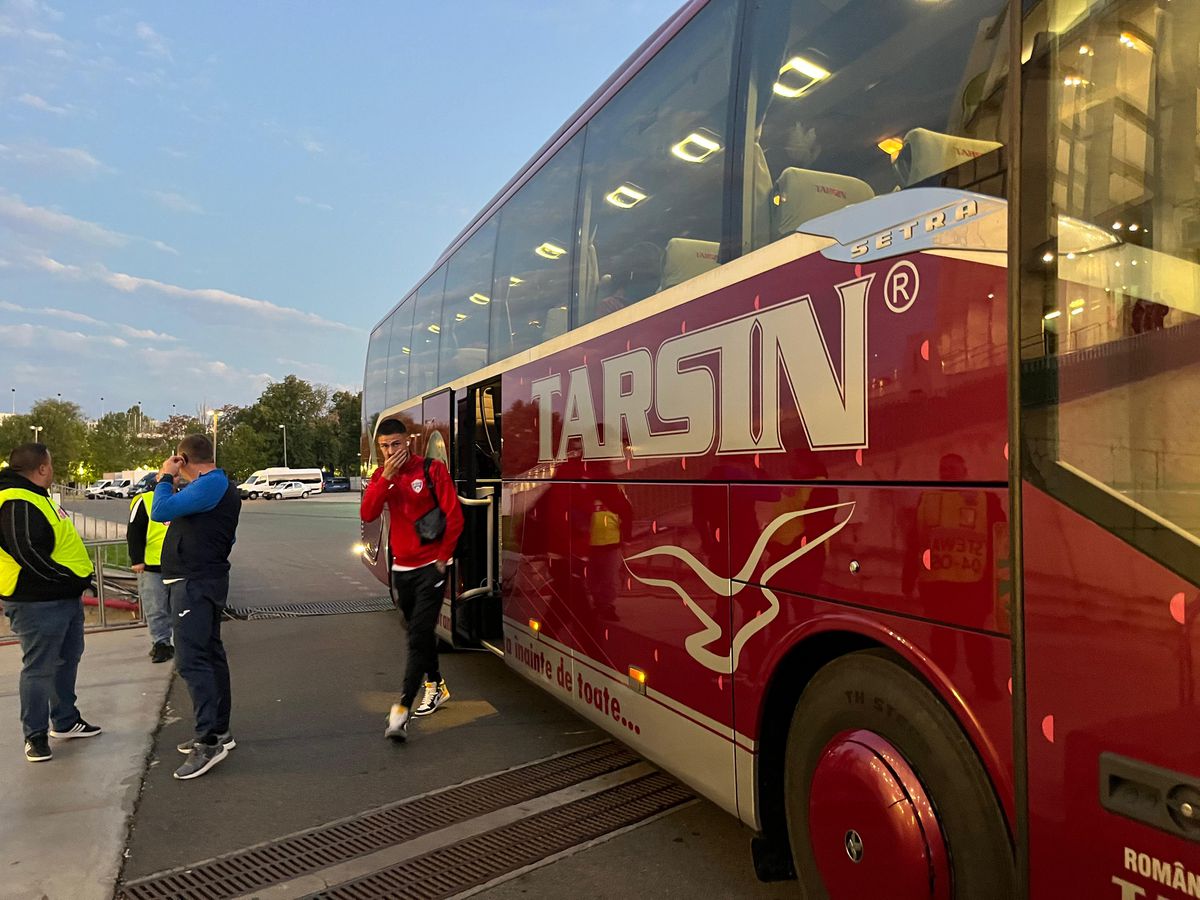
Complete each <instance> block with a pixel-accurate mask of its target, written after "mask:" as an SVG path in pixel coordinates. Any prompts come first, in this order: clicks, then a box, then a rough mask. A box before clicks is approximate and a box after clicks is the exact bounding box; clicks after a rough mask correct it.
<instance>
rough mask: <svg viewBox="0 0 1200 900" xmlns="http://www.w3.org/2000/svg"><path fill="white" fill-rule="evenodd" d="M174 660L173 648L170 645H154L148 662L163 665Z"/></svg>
mask: <svg viewBox="0 0 1200 900" xmlns="http://www.w3.org/2000/svg"><path fill="white" fill-rule="evenodd" d="M174 658H175V648H174V647H172V646H171V645H170V644H155V645H154V648H153V649H152V650H151V651H150V662H155V663H165V662H170V661H171V660H173V659H174Z"/></svg>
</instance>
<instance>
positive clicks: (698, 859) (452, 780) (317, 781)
mask: <svg viewBox="0 0 1200 900" xmlns="http://www.w3.org/2000/svg"><path fill="white" fill-rule="evenodd" d="M355 502H356V497H355V496H354V495H350V496H349V497H347V496H346V495H341V496H330V497H326V498H321V499H319V500H318V499H310V500H307V501H284V502H282V503H280V502H276V501H270V502H261V501H260V502H254V503H249V502H248V503H246V504H245V505H244V506H243V515H242V522H241V525H240V527H239V534H238V543H237V546H236V548H235V551H234V557H233V564H234V569H233V576H232V584H231V594H232V596H233V597H234V598H236V600H237V602H238V603H239V604H242V605H254V606H268V605H269V606H274V605H280V604H288V603H307V602H311V601H314V600H338V599H341V600H345V599H351V598H358V597H370V596H381V595H382V594H383V587H382V585H379V584H377V583H376V582H374V581H373V580H372V579H371V577H370V576H369V574H367V573H366V572H365V570H363V569H362V568H361V564H360V563H359V561H358V559H357V558H356V557H355V556H354V555H353V554H352V553H351V551H350V547H351V545H352V544H353V543H354V541H355V540H356V538H357V536H358V527H357V509H356V506H355ZM79 508H82V509H85V510H86V511H87V512H89V513H90V514H92V515H96V516H105V517H113V518H117V517H119V516H121V515H123V510H124V508H126V507H125V506H124V505H123V504H121V502H120V501H93V502H88V503H83V504H80V506H79ZM225 639H226V644H227V647H228V650H229V655H230V660H231V666H232V670H233V678H234V692H235V714H234V723H233V727H234V732H235V735H236V737H237V740H238V747H237V749H236V750H234V751H232V753H231V754H230V757H229V758H228V759H227V760H226V761H225V762H224V763H222V764H221V765H220V766H219V767H218V768H217V769H215V770H214V771H213V772H212V773H211V774H210V775H207V776H205V777H204V778H201V779H198V780H196V781H193V782H187V783H181V782H177V781H175V780H174V779H172V778H171V771H172V770H173V769H174V767H175V766H176V765H178V763H179V762H180V761H181V760H182V757H181V756H179V755H178V753H176V751H175V750H174V745H175V744H176V743H177V742H178V741H180V740H182V739H184V738H185V737H187V736H188V734H189V731H190V727H189V724H188V721H187V719H188V717H189V716H190V711H191V706H190V702H189V700H188V698H187V695H186V691H185V690H184V688H183V685H182V684H181V683H180V682H179V681H178V680H176V682H175V683H174V684H173V686H172V689H171V692H170V696H169V699H168V707H167V717H166V720H165V724H164V726H163V729H162V733H161V735H160V736H159V738H158V740H157V743H156V746H155V748H154V751H153V755H152V758H151V764H150V768H149V770H148V773H147V776H146V780H145V789H144V793H143V795H142V798H141V801H140V803H139V806H138V810H137V814H136V816H135V819H134V823H133V828H132V832H131V835H130V840H129V845H128V860H127V863H126V868H125V878H126V880H130V879H134V878H137V877H140V876H144V875H147V874H150V873H153V872H158V871H162V870H164V869H169V868H173V867H176V866H182V865H187V864H190V863H194V862H197V861H200V860H203V859H206V858H209V857H212V856H214V855H217V854H222V853H227V852H230V851H234V850H237V849H240V848H244V847H246V846H248V845H251V844H255V843H258V842H262V841H267V840H272V839H275V838H278V837H282V836H284V835H287V834H289V833H292V832H295V831H298V830H301V829H306V828H311V827H315V826H318V825H321V824H324V823H327V822H329V821H331V820H334V819H338V818H340V817H344V816H350V815H354V814H357V813H360V812H362V811H365V810H367V809H371V808H375V807H378V806H381V805H384V804H387V803H390V802H393V801H396V800H400V799H403V798H406V797H412V796H415V795H418V794H422V793H424V792H427V791H430V790H433V789H436V788H439V787H444V786H448V785H452V784H457V783H460V782H462V781H464V780H467V779H471V778H476V777H479V776H483V775H486V774H489V773H494V772H497V771H500V770H503V769H507V768H510V767H512V766H516V765H520V764H522V763H527V762H530V761H532V760H536V759H540V758H543V757H545V756H547V755H550V754H552V753H555V752H559V751H563V750H567V749H570V748H574V747H580V746H583V745H587V744H593V743H595V742H596V741H598V740H602V739H603V735H601V734H600V733H599V732H597V731H595V730H594V729H593V728H592V727H591V726H590V725H589V724H588V723H586V722H584V721H583V720H581V719H579V718H577V717H576V716H574V714H572V713H570V712H569V711H567V710H566V708H565V707H562V706H561V705H559V704H558V703H557V702H555V701H554V700H553V698H552V697H551V696H550V695H548V694H546V693H544V692H541V691H539V690H537V689H536V688H534V687H532V686H530V685H529V684H528V683H527V682H526V681H524V680H523V679H521V678H520V677H518V676H517V675H515V674H513V673H511V672H509V671H508V670H507V669H506V668H505V666H504V665H503V663H502V662H501V661H500V660H497V659H495V658H494V657H493V656H491V655H490V654H487V653H478V652H475V653H455V654H451V655H448V656H445V657H443V672H444V673H445V675H446V677H447V679H448V681H449V683H450V686H451V689H452V691H453V695H454V696H453V701H452V703H451V704H450V705H449V706H447V707H446V708H445V709H444V710H441V711H439V712H438V713H437V715H436V716H434V717H432V718H431V719H427V720H423V721H421V722H419V723H417V725H416V726H415V728H414V736H413V739H412V741H411V742H410V743H409V744H408V745H406V746H395V745H392V744H390V743H389V742H387V741H385V740H384V739H383V737H382V730H383V724H384V723H383V716H384V714H385V713H386V710H387V707H388V705H389V704H390V703H391V702H392V698H393V692H394V691H395V689H396V687H397V681H398V679H399V676H400V673H401V672H402V669H403V649H402V648H403V639H404V636H403V631H402V629H401V626H400V622H399V620H398V617H396V616H395V615H394V614H392V613H365V614H356V615H341V616H317V617H305V618H295V619H273V620H266V621H252V622H230V623H226V625H225ZM749 840H750V834H749V832H748V831H747V830H746V829H745V828H743V827H742V826H741V825H739V824H738V823H737V822H736V821H735V820H733V819H732V818H730V817H729V816H728V815H727V814H725V813H723V812H721V811H719V810H717V809H716V808H715V807H713V806H712V805H710V804H708V803H703V802H702V803H697V804H693V805H691V806H688V807H686V808H684V809H681V810H678V811H676V812H674V813H671V814H669V815H667V816H665V817H663V818H660V819H658V820H656V821H654V822H651V823H650V824H648V825H645V826H643V827H640V828H637V829H635V830H632V831H629V832H626V833H624V834H621V835H618V836H617V837H615V838H612V839H611V840H608V841H607V842H604V843H600V844H597V845H595V846H590V847H588V848H586V849H582V850H580V851H579V852H575V853H573V854H570V855H568V856H566V857H565V858H561V859H558V860H557V861H555V862H553V863H552V864H550V865H547V866H545V867H543V868H538V869H536V870H533V871H530V872H527V873H525V874H522V875H520V876H518V877H516V878H514V879H512V880H509V881H507V882H504V883H502V884H498V885H496V886H493V887H490V888H488V889H487V890H485V891H484V892H483V894H481V895H479V896H486V897H496V898H510V897H518V896H520V897H558V896H572V895H574V896H588V897H618V896H620V897H627V896H631V895H647V896H682V895H685V894H694V893H695V892H696V891H698V890H700V891H705V892H707V893H709V894H712V895H714V896H721V897H784V896H792V895H793V894H794V885H782V886H781V885H773V886H765V885H760V884H759V883H758V882H757V881H756V880H755V878H754V875H753V872H752V869H751V866H750V858H749ZM0 893H3V892H2V891H0Z"/></svg>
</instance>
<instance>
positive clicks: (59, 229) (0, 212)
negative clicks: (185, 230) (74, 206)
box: [0, 188, 179, 256]
mask: <svg viewBox="0 0 1200 900" xmlns="http://www.w3.org/2000/svg"><path fill="white" fill-rule="evenodd" d="M0 222H3V223H7V224H8V225H9V227H10V228H13V229H15V230H17V231H20V232H23V233H25V234H29V233H37V234H52V235H59V236H62V237H68V238H72V239H74V240H80V241H86V242H87V243H89V244H97V245H99V246H102V247H124V246H126V245H128V244H129V243H130V242H131V241H145V242H146V243H148V244H150V246H152V247H154V248H156V249H158V250H161V251H163V252H164V253H172V254H174V255H176V256H178V255H179V251H178V250H176V249H175V248H174V247H171V246H170V245H168V244H164V243H163V242H162V241H151V240H147V239H146V238H139V237H135V236H133V235H129V234H122V233H121V232H119V231H114V230H113V229H111V228H105V227H104V226H103V225H97V224H96V223H95V222H88V221H87V220H86V219H77V218H75V217H74V216H71V215H68V214H67V213H62V212H58V211H57V210H54V209H47V208H46V207H44V206H30V205H29V204H28V203H26V202H25V201H24V200H22V199H21V198H20V197H18V196H17V195H16V194H9V193H6V192H5V191H4V190H3V189H2V188H0Z"/></svg>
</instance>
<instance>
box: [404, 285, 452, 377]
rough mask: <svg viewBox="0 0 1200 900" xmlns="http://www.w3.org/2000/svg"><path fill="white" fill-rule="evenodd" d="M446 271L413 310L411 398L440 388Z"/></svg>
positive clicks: (423, 288)
mask: <svg viewBox="0 0 1200 900" xmlns="http://www.w3.org/2000/svg"><path fill="white" fill-rule="evenodd" d="M445 283H446V267H445V266H442V267H441V268H440V269H438V270H437V271H436V272H434V273H433V274H432V275H430V276H429V279H428V280H427V281H426V282H425V283H424V284H423V285H421V286H420V287H419V288H418V289H417V297H416V306H415V308H414V310H413V324H412V340H411V343H410V344H409V347H410V349H411V350H412V353H411V355H410V356H409V364H408V366H409V376H408V395H409V396H410V397H417V396H420V395H421V394H423V393H425V392H426V391H428V390H430V389H431V388H435V387H437V385H438V349H439V348H440V347H441V344H442V341H441V337H442V288H443V286H444V285H445Z"/></svg>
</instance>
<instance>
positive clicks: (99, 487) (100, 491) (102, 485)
mask: <svg viewBox="0 0 1200 900" xmlns="http://www.w3.org/2000/svg"><path fill="white" fill-rule="evenodd" d="M112 483H113V480H112V479H111V478H101V479H100V480H99V481H93V482H92V483H91V484H89V485H88V486H87V490H85V491H84V492H83V496H84V497H85V498H86V499H88V500H103V499H104V498H105V497H106V496H107V495H106V494H105V491H107V490H108V487H109V485H111V484H112Z"/></svg>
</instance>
